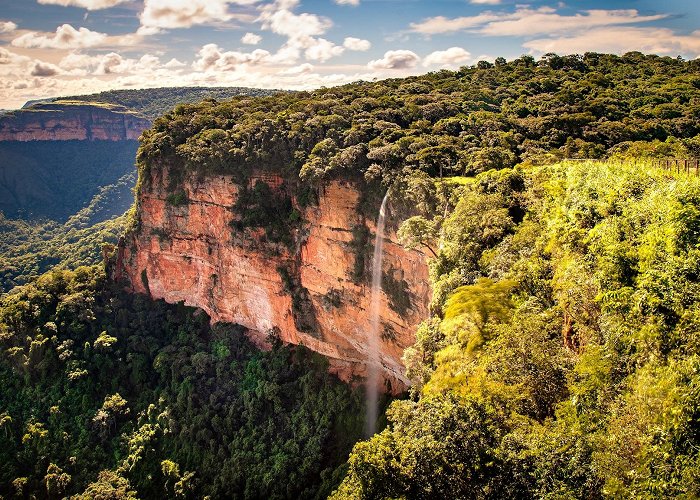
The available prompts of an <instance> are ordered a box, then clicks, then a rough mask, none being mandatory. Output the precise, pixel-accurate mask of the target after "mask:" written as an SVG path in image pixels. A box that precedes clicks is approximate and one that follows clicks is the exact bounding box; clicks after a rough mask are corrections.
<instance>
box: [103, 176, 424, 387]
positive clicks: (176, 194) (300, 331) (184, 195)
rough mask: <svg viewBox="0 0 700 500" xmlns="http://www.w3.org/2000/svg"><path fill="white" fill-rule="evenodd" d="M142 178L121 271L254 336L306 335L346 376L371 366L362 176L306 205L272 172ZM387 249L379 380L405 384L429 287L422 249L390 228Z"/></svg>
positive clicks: (325, 188) (367, 225)
mask: <svg viewBox="0 0 700 500" xmlns="http://www.w3.org/2000/svg"><path fill="white" fill-rule="evenodd" d="M142 175H143V176H146V178H142V179H141V189H140V191H139V194H138V200H137V206H138V212H137V229H135V230H133V231H132V232H131V233H130V234H128V235H127V236H126V238H125V239H124V240H123V241H122V242H121V244H120V246H119V249H118V258H117V265H116V270H115V277H116V278H117V279H122V280H125V281H128V283H129V286H130V288H131V289H132V290H134V291H136V292H141V293H147V294H150V295H151V296H152V297H153V298H157V299H165V300H166V301H167V302H179V301H184V303H185V304H187V305H191V306H196V307H199V308H202V309H203V310H204V311H206V312H207V313H208V314H209V315H210V317H211V320H212V321H213V322H216V321H225V322H232V323H238V324H240V325H243V326H245V327H246V328H248V329H249V331H250V336H251V337H252V338H253V339H254V340H256V341H258V342H261V343H264V342H265V340H266V339H267V338H268V336H269V335H274V336H278V337H279V338H280V339H281V340H282V341H284V342H289V343H293V344H303V345H305V346H307V347H308V348H310V349H312V350H314V351H316V352H319V353H321V354H322V355H324V356H326V357H327V358H328V359H329V361H330V368H331V370H332V371H333V372H335V373H337V374H338V375H339V376H340V378H342V379H344V380H346V381H351V380H353V379H358V380H359V379H362V378H363V377H364V376H365V375H366V369H367V366H366V360H367V359H368V356H367V349H368V342H367V338H368V337H367V336H368V334H369V331H370V324H369V323H370V318H369V308H370V299H371V297H370V285H369V282H368V281H369V276H368V273H369V268H370V267H371V262H369V261H370V260H371V258H372V241H373V234H374V229H375V228H374V224H375V222H374V220H369V218H368V217H364V216H363V215H361V210H360V209H359V205H360V203H361V202H362V193H361V188H360V184H361V182H358V181H351V180H339V179H336V180H331V181H327V182H325V183H324V184H323V185H322V186H321V187H320V188H318V190H317V192H315V193H314V196H313V197H314V198H316V199H315V202H314V203H311V204H309V205H308V206H301V205H300V204H299V202H298V201H296V200H298V199H299V198H300V196H298V194H299V193H298V192H297V191H298V190H299V189H300V188H299V186H297V185H295V183H294V181H290V180H288V179H285V178H283V177H282V176H280V175H277V174H275V173H269V172H262V171H258V172H253V173H251V174H250V175H249V177H248V179H247V180H246V181H245V182H243V183H241V180H240V179H238V180H234V178H233V177H231V176H228V175H208V176H206V177H201V176H198V175H197V174H196V173H191V174H186V175H185V176H184V178H175V177H177V176H176V175H173V174H172V172H171V170H169V169H168V168H158V169H155V168H152V169H148V170H146V171H144V172H142ZM256 197H257V198H256ZM256 200H257V201H256ZM292 200H294V201H292ZM266 217H267V218H268V220H265V218H266ZM394 222H396V221H394ZM394 225H395V224H394ZM384 249H385V250H384V258H383V265H382V268H383V279H382V281H383V285H384V286H383V292H382V296H381V314H380V321H381V325H382V328H381V330H382V332H381V339H380V348H381V354H380V357H381V364H382V367H383V374H384V384H385V386H384V389H385V390H387V391H391V392H398V391H400V390H402V389H404V388H405V387H406V385H407V383H408V380H407V379H406V377H405V374H404V369H403V366H402V363H401V356H402V353H403V350H404V348H405V347H407V346H409V345H411V344H412V343H413V341H414V336H415V330H416V326H417V325H418V323H419V322H420V321H422V320H423V319H425V318H426V317H427V315H428V302H429V300H430V294H431V290H430V285H429V281H428V268H427V264H426V256H425V255H424V254H422V253H420V252H417V251H410V250H406V249H404V248H403V247H401V246H400V245H399V244H398V243H397V241H396V235H395V232H394V231H393V230H390V231H389V232H388V233H387V239H386V241H385V246H384Z"/></svg>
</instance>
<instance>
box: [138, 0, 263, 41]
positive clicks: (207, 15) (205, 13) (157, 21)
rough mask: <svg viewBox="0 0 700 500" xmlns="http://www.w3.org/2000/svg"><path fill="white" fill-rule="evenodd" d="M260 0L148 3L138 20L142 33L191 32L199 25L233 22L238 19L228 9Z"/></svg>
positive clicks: (162, 0)
mask: <svg viewBox="0 0 700 500" xmlns="http://www.w3.org/2000/svg"><path fill="white" fill-rule="evenodd" d="M257 2H258V0H145V1H144V7H143V12H141V15H140V17H139V19H140V21H141V32H142V33H144V34H152V33H154V32H157V31H158V30H161V29H173V28H189V27H191V26H194V25H196V24H208V23H218V22H222V21H230V20H231V19H233V18H234V17H236V16H235V15H234V14H233V13H232V12H231V11H230V10H229V5H230V4H234V5H244V6H245V5H253V4H255V3H257Z"/></svg>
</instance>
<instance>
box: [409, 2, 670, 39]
mask: <svg viewBox="0 0 700 500" xmlns="http://www.w3.org/2000/svg"><path fill="white" fill-rule="evenodd" d="M666 17H668V16H667V15H666V14H657V15H649V16H643V15H640V14H639V11H637V10H635V9H627V10H603V9H596V10H585V11H582V12H578V13H576V14H573V15H562V14H559V13H557V11H556V9H553V8H551V7H540V8H538V9H532V8H530V7H518V8H517V9H516V10H515V12H512V13H507V12H484V13H481V14H479V15H476V16H465V17H456V18H446V17H443V16H437V17H431V18H428V19H425V20H424V21H421V22H419V23H413V24H411V30H412V31H414V32H416V33H421V34H424V35H435V34H439V33H453V32H456V31H464V30H469V31H474V32H476V33H480V34H483V35H492V36H528V35H541V34H551V33H568V32H571V31H577V32H580V31H584V30H588V29H592V28H596V27H602V26H619V25H624V24H635V23H645V22H651V21H657V20H659V19H664V18H666Z"/></svg>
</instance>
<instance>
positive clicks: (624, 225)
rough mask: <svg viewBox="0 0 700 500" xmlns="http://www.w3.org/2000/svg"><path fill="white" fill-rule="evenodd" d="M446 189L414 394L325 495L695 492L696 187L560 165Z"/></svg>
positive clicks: (699, 201)
mask: <svg viewBox="0 0 700 500" xmlns="http://www.w3.org/2000/svg"><path fill="white" fill-rule="evenodd" d="M457 198H458V201H457V206H456V208H455V210H454V211H452V213H451V214H450V216H449V217H448V218H447V219H446V220H445V221H444V225H443V231H442V234H443V241H442V245H441V249H440V251H439V253H438V256H437V258H435V259H434V260H433V261H432V263H431V273H432V281H433V285H434V288H435V290H436V296H435V301H434V304H433V308H434V310H435V312H436V314H437V316H436V317H434V318H432V319H431V320H428V321H426V322H425V323H424V324H423V325H422V326H421V327H420V328H419V330H418V335H417V341H416V344H415V345H414V346H413V347H411V348H409V349H407V350H406V352H405V356H404V359H405V361H406V365H407V368H408V370H409V375H410V377H411V378H412V379H413V381H414V388H413V391H414V398H412V400H411V401H401V402H396V403H394V404H393V405H392V406H391V407H390V408H389V410H388V413H387V414H388V418H389V421H390V425H389V427H388V428H387V429H385V430H384V431H383V432H381V433H379V434H378V435H375V436H374V437H373V438H372V439H371V440H369V441H367V442H363V443H360V444H358V445H356V447H355V449H354V450H353V453H352V455H351V457H350V461H349V464H350V469H349V474H348V476H347V477H346V479H345V480H344V482H343V484H342V486H341V488H340V489H339V490H338V491H337V492H336V493H335V495H334V498H602V497H611V498H669V497H681V498H695V497H697V496H698V495H699V494H700V480H699V478H700V453H699V452H698V450H700V436H699V435H698V432H697V429H698V428H700V420H699V419H700V375H699V374H700V371H698V370H699V369H700V350H699V349H698V348H699V346H700V343H699V342H698V327H699V324H698V318H700V315H699V313H700V301H699V299H698V297H700V295H699V294H698V287H699V284H698V281H699V280H698V276H700V268H698V264H699V263H700V259H699V258H698V256H699V255H700V231H699V228H700V225H699V224H700V181H699V180H698V179H696V178H695V177H686V176H685V174H680V175H677V176H672V175H671V174H669V173H666V172H663V171H658V170H655V169H653V168H652V167H651V166H650V165H649V164H647V163H638V162H623V163H618V162H610V163H592V162H585V163H573V162H565V163H562V164H557V165H554V166H545V167H523V168H516V169H512V170H510V169H507V170H501V171H495V170H494V171H489V172H486V173H483V174H480V175H478V176H477V177H476V178H475V179H474V180H473V182H470V183H468V184H466V185H465V186H464V187H463V188H462V191H461V193H459V194H458V195H457ZM514 206H518V207H519V208H520V209H521V210H522V211H523V212H524V215H523V216H514V215H517V214H519V211H514V210H512V208H513V207H514ZM509 209H510V210H509ZM485 221H488V224H485ZM409 229H410V228H409Z"/></svg>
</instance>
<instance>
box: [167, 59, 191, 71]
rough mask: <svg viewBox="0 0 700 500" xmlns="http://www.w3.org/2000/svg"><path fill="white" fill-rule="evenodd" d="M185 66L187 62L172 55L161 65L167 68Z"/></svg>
mask: <svg viewBox="0 0 700 500" xmlns="http://www.w3.org/2000/svg"><path fill="white" fill-rule="evenodd" d="M185 66H187V64H185V63H184V62H182V61H180V60H178V59H175V58H174V57H173V58H172V59H170V60H169V61H168V62H167V63H165V64H164V65H163V67H164V68H167V69H180V68H184V67H185Z"/></svg>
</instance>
